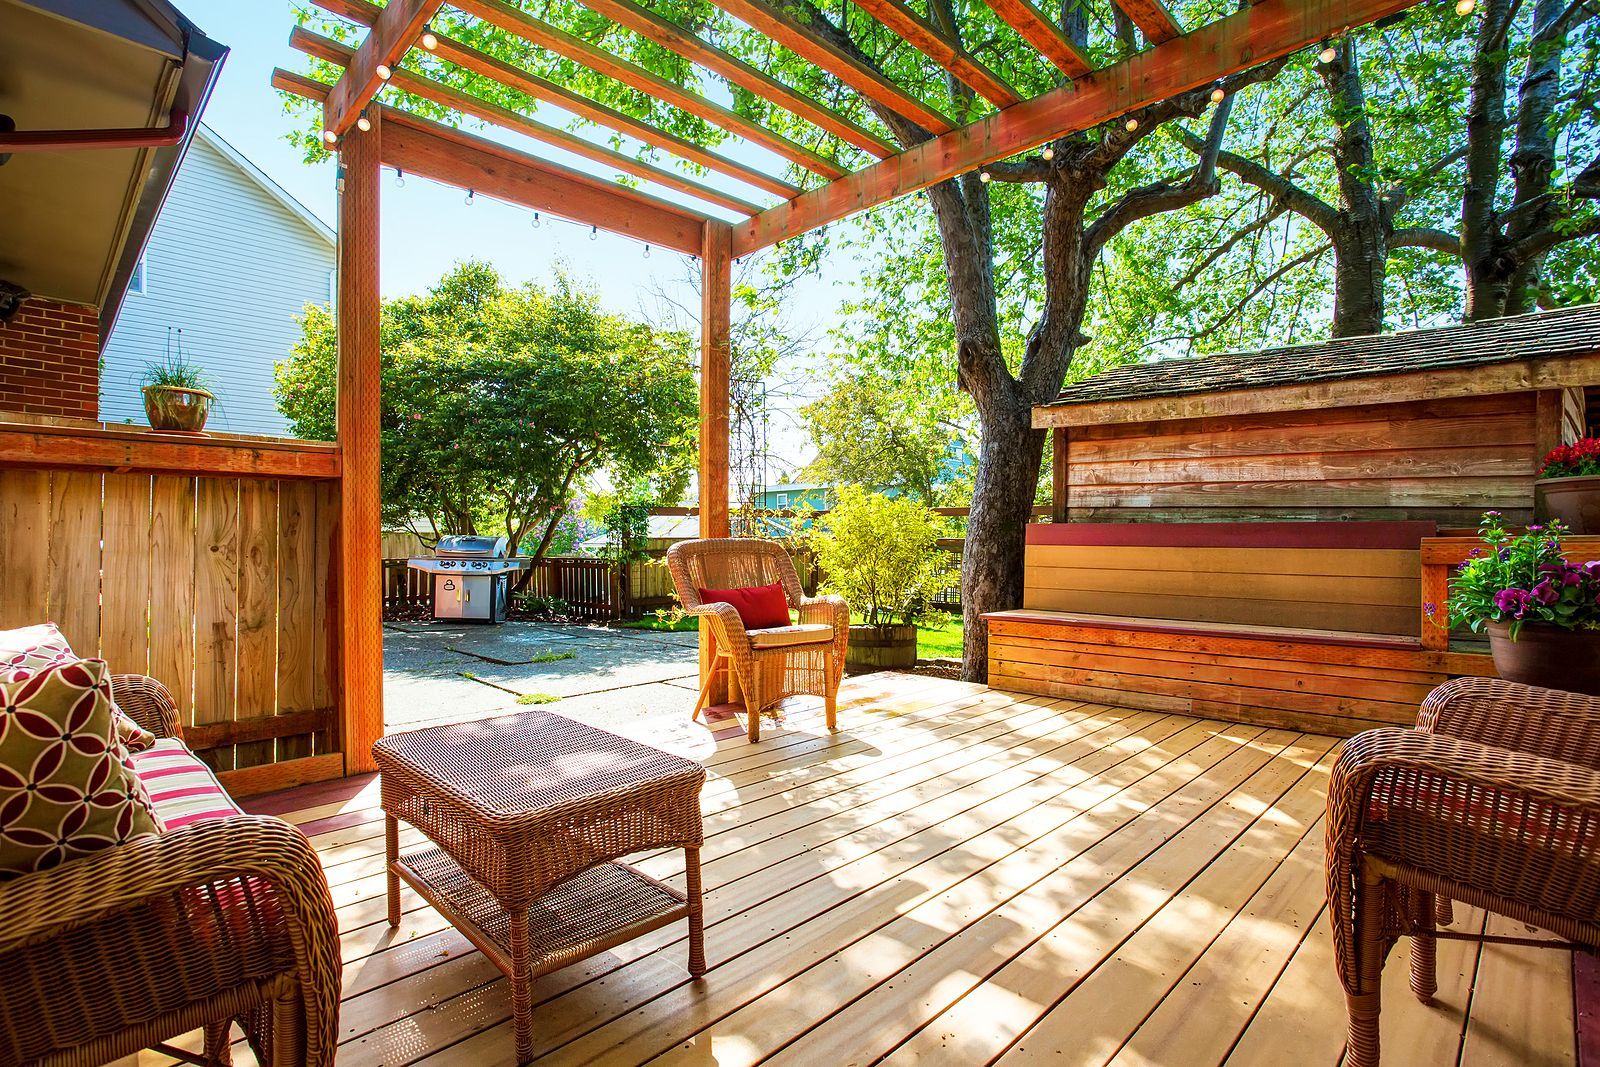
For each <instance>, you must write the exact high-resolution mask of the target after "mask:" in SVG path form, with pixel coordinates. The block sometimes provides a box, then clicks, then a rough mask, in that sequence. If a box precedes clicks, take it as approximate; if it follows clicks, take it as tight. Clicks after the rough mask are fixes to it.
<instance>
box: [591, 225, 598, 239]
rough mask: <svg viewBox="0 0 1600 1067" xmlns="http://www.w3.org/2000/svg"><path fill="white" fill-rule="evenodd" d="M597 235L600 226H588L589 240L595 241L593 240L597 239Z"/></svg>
mask: <svg viewBox="0 0 1600 1067" xmlns="http://www.w3.org/2000/svg"><path fill="white" fill-rule="evenodd" d="M599 237H600V227H598V226H590V227H589V240H591V241H595V240H598V239H599Z"/></svg>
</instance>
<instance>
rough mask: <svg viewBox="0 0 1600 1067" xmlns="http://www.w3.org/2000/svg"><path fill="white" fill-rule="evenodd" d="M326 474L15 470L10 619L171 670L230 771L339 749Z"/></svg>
mask: <svg viewBox="0 0 1600 1067" xmlns="http://www.w3.org/2000/svg"><path fill="white" fill-rule="evenodd" d="M325 484H326V483H319V482H314V481H305V480H282V481H273V480H266V479H240V478H231V477H190V476H180V475H147V474H97V473H89V472H75V471H32V470H0V523H3V524H4V529H5V536H4V537H0V628H11V627H16V626H26V625H29V624H31V623H37V622H41V621H45V620H49V621H53V622H55V623H56V624H57V625H59V626H60V627H61V629H62V631H63V633H65V635H66V637H67V640H68V641H69V642H70V643H71V645H72V647H73V649H74V650H76V651H77V652H78V653H79V654H80V655H86V656H94V655H98V656H101V657H103V658H104V659H106V660H107V661H108V662H109V663H110V665H111V668H112V670H113V671H116V672H117V673H148V674H151V675H153V676H154V677H156V678H158V679H160V680H161V681H162V682H163V683H164V684H165V685H166V686H167V688H168V689H170V690H171V691H172V694H173V696H174V698H175V699H176V700H177V702H178V704H179V708H180V712H181V715H182V721H183V724H184V726H185V731H186V734H185V736H186V739H187V740H188V741H189V742H190V744H191V745H193V746H194V747H196V748H198V749H200V750H201V754H202V756H203V757H204V758H205V759H206V760H207V762H209V763H210V764H212V766H214V767H217V768H218V769H222V770H235V769H243V768H248V767H256V766H263V765H268V764H277V763H284V762H288V761H298V760H303V759H309V758H312V757H321V756H337V754H338V749H337V747H336V739H335V738H334V737H333V735H332V734H331V733H330V732H329V728H330V726H331V724H332V723H333V722H334V721H336V719H335V715H334V712H333V707H334V701H335V697H334V695H333V694H334V680H333V677H332V674H331V671H332V666H333V665H332V660H331V657H330V654H329V636H328V635H329V619H330V613H329V610H328V574H329V556H330V553H331V551H332V547H333V529H334V525H335V523H336V521H337V499H336V498H335V497H333V496H332V495H331V494H329V493H327V492H326V490H325V489H324V485H325ZM331 765H332V764H331V762H330V761H328V760H323V761H322V763H321V764H319V765H318V766H319V767H323V769H326V768H327V767H330V766H331ZM299 766H301V767H302V770H301V771H299V772H296V773H297V774H298V775H303V774H304V773H305V772H304V769H303V768H304V766H305V765H299ZM334 773H337V770H335V772H334ZM255 777H256V778H260V780H262V781H270V780H271V777H270V775H269V774H262V775H257V776H255ZM301 780H303V779H301Z"/></svg>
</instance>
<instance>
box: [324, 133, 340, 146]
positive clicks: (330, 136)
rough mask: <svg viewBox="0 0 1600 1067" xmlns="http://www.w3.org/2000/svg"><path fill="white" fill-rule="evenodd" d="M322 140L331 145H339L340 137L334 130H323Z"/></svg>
mask: <svg viewBox="0 0 1600 1067" xmlns="http://www.w3.org/2000/svg"><path fill="white" fill-rule="evenodd" d="M322 139H323V140H324V141H327V142H328V143H329V144H338V143H339V135H338V134H336V133H334V132H333V131H332V130H323V131H322Z"/></svg>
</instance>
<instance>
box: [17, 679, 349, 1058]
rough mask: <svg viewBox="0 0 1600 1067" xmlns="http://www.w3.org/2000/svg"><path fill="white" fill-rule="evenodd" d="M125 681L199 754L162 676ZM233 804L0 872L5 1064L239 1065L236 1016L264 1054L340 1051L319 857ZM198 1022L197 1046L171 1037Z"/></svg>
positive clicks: (116, 686)
mask: <svg viewBox="0 0 1600 1067" xmlns="http://www.w3.org/2000/svg"><path fill="white" fill-rule="evenodd" d="M112 689H113V694H114V697H115V699H116V701H117V704H118V705H119V706H120V707H121V708H122V710H123V711H124V712H126V713H127V714H128V715H129V716H131V717H132V718H133V719H134V720H135V721H136V722H138V724H139V725H140V726H142V727H144V728H145V729H146V730H149V731H150V732H151V733H153V734H155V735H156V737H157V738H165V739H169V740H168V741H167V742H166V743H165V745H162V746H161V748H162V753H164V754H166V755H168V756H170V757H174V758H177V757H181V756H183V755H184V754H186V753H187V750H186V749H183V748H181V746H179V745H177V744H175V743H173V742H174V741H181V739H182V736H183V733H182V728H181V726H180V725H179V720H178V713H177V709H176V707H175V705H174V703H173V701H172V698H171V696H170V695H169V694H168V692H167V690H166V689H165V688H164V687H163V686H162V685H161V683H159V682H157V681H155V680H154V679H151V678H145V677H143V676H139V675H118V676H116V677H115V678H114V679H113V682H112ZM158 744H159V742H158ZM141 777H143V775H142V774H141ZM182 792H185V793H189V792H192V791H189V790H185V791H182ZM224 801H225V802H226V807H227V809H228V810H226V811H225V812H218V811H208V812H203V813H200V814H199V815H197V816H195V815H191V816H190V818H188V819H185V820H182V821H181V825H172V826H169V828H168V829H167V830H166V831H165V832H163V833H161V834H159V835H145V836H142V837H138V838H135V839H134V840H132V841H130V842H128V843H126V844H123V845H119V846H116V847H113V848H108V849H104V850H102V851H99V852H95V853H92V854H90V855H88V856H86V857H84V858H82V859H77V860H74V861H72V862H68V863H64V864H62V865H60V866H57V867H53V868H51V869H48V870H42V871H36V872H34V873H32V874H26V875H23V876H22V877H19V878H15V879H13V880H10V881H5V882H0V974H3V975H4V976H5V980H4V981H3V982H0V1064H6V1065H9V1064H34V1063H38V1064H70V1065H79V1064H81V1065H85V1067H89V1065H93V1064H100V1063H105V1062H106V1061H108V1060H112V1059H116V1058H118V1057H121V1056H126V1055H130V1054H132V1053H135V1052H137V1051H139V1050H140V1049H143V1048H147V1047H154V1048H158V1049H160V1050H161V1051H164V1052H167V1053H168V1054H171V1055H175V1056H178V1057H179V1058H181V1059H185V1060H189V1061H190V1062H199V1063H226V1062H228V1034H229V1026H230V1023H231V1022H232V1021H234V1020H237V1021H238V1022H239V1023H240V1024H241V1025H242V1026H243V1028H244V1031H245V1034H246V1036H247V1038H248V1039H249V1041H250V1043H251V1045H252V1046H253V1048H254V1049H255V1051H256V1054H257V1056H258V1057H259V1059H260V1062H261V1063H262V1064H264V1065H265V1064H271V1065H282V1067H287V1065H289V1064H302V1063H304V1064H331V1063H332V1062H333V1056H334V1046H335V1043H336V1040H337V1036H338V1005H339V981H340V965H339V948H338V930H337V927H336V925H335V922H334V916H333V903H332V900H331V898H330V896H329V893H328V886H327V881H326V879H325V878H324V876H323V873H322V868H321V867H320V866H319V865H318V862H317V858H316V854H315V852H314V851H313V850H312V848H311V845H310V843H309V842H308V841H307V840H306V838H305V837H304V835H302V834H301V833H300V832H299V831H298V830H297V829H295V828H294V827H292V826H290V825H289V824H287V823H285V822H283V821H281V820H279V819H275V818H270V817H266V816H255V815H246V814H243V813H242V812H239V811H238V809H237V808H236V807H235V806H233V805H232V803H231V801H226V794H222V795H221V800H218V801H214V802H213V803H214V804H216V803H222V802H224ZM157 812H158V815H159V814H160V808H159V805H158V808H157ZM197 1028H204V1031H205V1038H206V1039H205V1049H204V1053H203V1054H202V1055H201V1056H199V1057H196V1056H194V1055H193V1054H191V1053H185V1052H182V1051H181V1050H178V1049H175V1048H172V1047H170V1046H166V1045H163V1044H162V1043H163V1042H165V1041H168V1040H170V1039H171V1038H173V1037H174V1036H175V1035H179V1034H183V1033H186V1032H188V1031H191V1030H194V1029H197Z"/></svg>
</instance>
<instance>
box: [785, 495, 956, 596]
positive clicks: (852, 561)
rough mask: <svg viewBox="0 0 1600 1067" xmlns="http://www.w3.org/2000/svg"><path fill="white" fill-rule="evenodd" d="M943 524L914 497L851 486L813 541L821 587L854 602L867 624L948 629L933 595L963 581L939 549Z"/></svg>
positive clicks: (812, 536) (841, 496) (828, 515)
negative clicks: (956, 582) (883, 493)
mask: <svg viewBox="0 0 1600 1067" xmlns="http://www.w3.org/2000/svg"><path fill="white" fill-rule="evenodd" d="M945 533H946V523H945V522H944V520H943V519H941V518H940V517H939V516H938V515H935V514H934V513H933V512H932V511H931V510H930V509H929V508H927V507H925V506H924V505H922V504H919V503H917V502H916V501H914V500H909V499H905V498H899V499H896V498H893V497H887V496H883V495H881V494H878V493H869V492H867V491H866V490H864V489H860V488H857V487H854V486H847V487H845V488H843V489H841V490H840V491H839V503H838V504H837V505H836V506H835V507H834V508H833V509H832V510H831V511H829V512H828V513H827V515H825V516H824V517H823V519H822V522H821V525H820V527H819V528H818V529H816V530H814V531H813V532H812V534H811V535H810V537H809V540H810V543H811V547H812V550H813V551H814V552H815V553H816V554H817V562H818V563H819V564H821V566H822V572H823V574H824V575H825V576H826V577H825V580H824V583H823V587H824V589H825V590H826V591H828V592H830V593H838V594H839V595H840V596H842V597H844V598H845V600H847V601H849V603H850V607H851V609H852V610H853V611H855V612H857V613H858V614H860V615H861V617H862V619H863V621H865V622H866V623H867V625H869V626H892V625H894V624H895V623H896V622H897V621H898V622H901V623H904V624H905V625H908V626H916V625H928V626H943V625H944V623H945V622H946V621H947V616H946V615H945V613H944V612H942V611H939V610H938V609H936V608H934V607H933V598H934V596H935V595H937V594H938V592H939V591H940V590H941V589H944V588H946V587H947V586H949V585H952V584H953V583H954V582H955V581H956V580H957V578H958V574H959V572H958V569H957V568H956V567H955V566H954V565H953V564H952V563H951V555H950V553H949V552H948V551H947V550H945V549H942V548H940V547H939V538H940V537H943V536H944V535H945Z"/></svg>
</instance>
